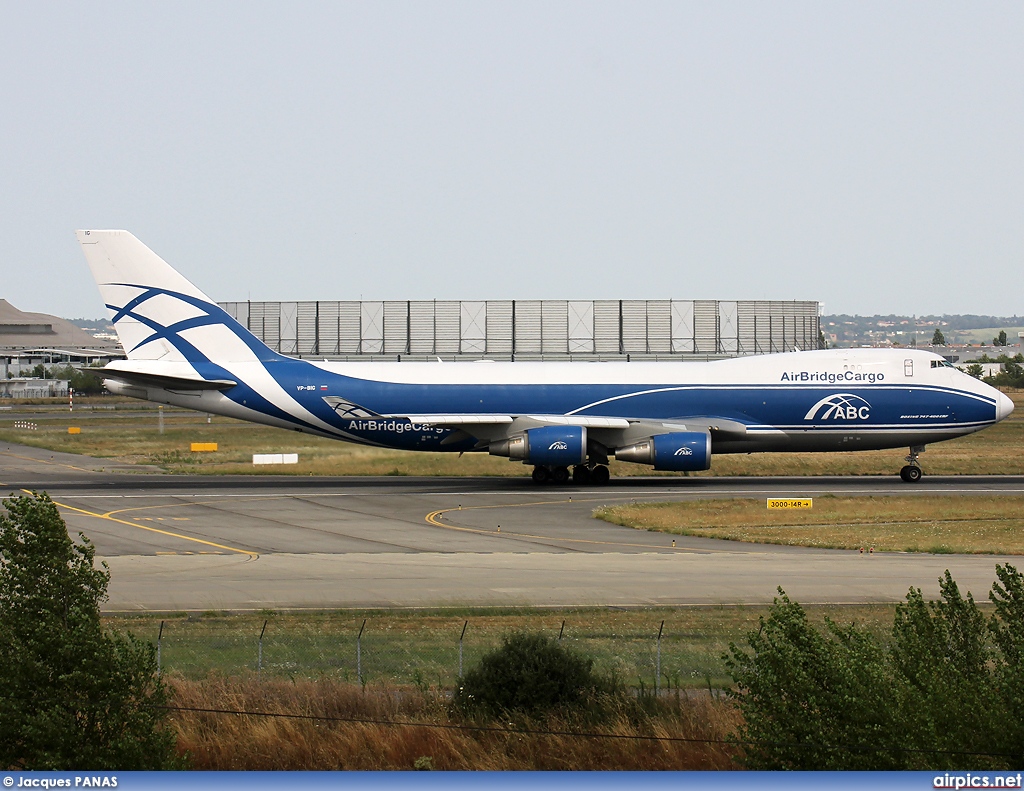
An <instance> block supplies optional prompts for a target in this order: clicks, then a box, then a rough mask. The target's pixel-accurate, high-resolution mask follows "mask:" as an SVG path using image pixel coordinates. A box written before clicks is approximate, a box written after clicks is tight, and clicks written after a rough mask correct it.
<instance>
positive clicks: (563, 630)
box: [558, 621, 565, 642]
mask: <svg viewBox="0 0 1024 791" xmlns="http://www.w3.org/2000/svg"><path fill="white" fill-rule="evenodd" d="M563 632H565V621H562V628H561V629H559V630H558V642H562V633H563Z"/></svg>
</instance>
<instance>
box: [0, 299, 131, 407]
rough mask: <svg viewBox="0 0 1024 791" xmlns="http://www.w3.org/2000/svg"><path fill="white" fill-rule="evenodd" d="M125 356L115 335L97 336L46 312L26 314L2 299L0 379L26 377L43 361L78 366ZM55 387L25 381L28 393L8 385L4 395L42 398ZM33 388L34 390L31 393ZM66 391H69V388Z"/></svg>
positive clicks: (44, 363) (48, 363)
mask: <svg viewBox="0 0 1024 791" xmlns="http://www.w3.org/2000/svg"><path fill="white" fill-rule="evenodd" d="M119 357H124V353H123V352H122V351H121V344H120V343H118V341H117V340H116V339H115V338H96V337H94V336H93V335H90V334H89V333H88V332H86V331H85V330H82V329H80V328H79V327H76V326H75V325H74V324H72V323H71V322H70V321H67V320H66V319H61V318H58V317H57V316H50V315H48V314H46V313H26V312H25V311H22V310H18V309H17V308H16V307H14V306H13V305H12V304H11V303H10V302H8V301H7V300H6V299H0V380H8V381H10V380H14V379H19V378H22V377H24V375H25V374H28V373H30V372H31V371H32V369H33V368H35V367H36V366H37V365H39V364H42V365H44V366H46V367H49V366H51V365H62V364H66V363H71V364H72V365H75V366H76V367H80V366H83V365H90V364H94V363H99V364H103V363H106V362H109V361H110V360H112V359H116V358H119ZM40 388H43V389H45V390H46V393H45V394H51V395H52V394H53V393H50V392H49V390H50V389H52V388H51V387H50V386H49V385H46V386H45V387H44V386H43V385H41V384H38V380H36V381H35V382H32V381H31V380H30V381H29V382H28V383H27V384H25V386H24V388H21V389H24V390H26V393H28V394H27V395H22V394H21V393H20V390H19V388H17V387H14V389H13V390H12V385H10V384H8V385H7V386H6V389H5V390H3V391H2V393H0V394H5V395H14V394H15V393H17V396H16V397H25V398H29V397H38V396H39V395H41V394H42V393H41V392H40V393H36V392H34V390H39V389H40ZM29 391H32V392H29ZM65 393H66V390H65Z"/></svg>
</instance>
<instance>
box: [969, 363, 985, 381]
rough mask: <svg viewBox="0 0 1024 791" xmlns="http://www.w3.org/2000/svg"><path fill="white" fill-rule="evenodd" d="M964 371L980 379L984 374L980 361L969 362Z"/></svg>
mask: <svg viewBox="0 0 1024 791" xmlns="http://www.w3.org/2000/svg"><path fill="white" fill-rule="evenodd" d="M964 373H965V374H967V375H968V376H973V377H974V378H975V379H981V377H983V376H984V375H985V368H984V366H982V364H981V363H971V364H970V365H968V366H967V367H966V368H965V369H964Z"/></svg>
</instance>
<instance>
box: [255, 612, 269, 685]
mask: <svg viewBox="0 0 1024 791" xmlns="http://www.w3.org/2000/svg"><path fill="white" fill-rule="evenodd" d="M268 623H269V621H264V622H263V628H262V629H260V639H259V643H258V646H259V647H258V649H257V653H256V675H257V676H262V675H263V633H264V632H265V631H267V624H268Z"/></svg>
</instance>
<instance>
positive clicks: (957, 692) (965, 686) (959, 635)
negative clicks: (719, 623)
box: [725, 565, 1024, 770]
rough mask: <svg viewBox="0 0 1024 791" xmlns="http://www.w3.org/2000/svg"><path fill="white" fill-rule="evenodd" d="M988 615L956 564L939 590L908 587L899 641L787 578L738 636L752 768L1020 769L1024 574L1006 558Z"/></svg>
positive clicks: (739, 698) (739, 681)
mask: <svg viewBox="0 0 1024 791" xmlns="http://www.w3.org/2000/svg"><path fill="white" fill-rule="evenodd" d="M996 575H997V577H998V581H997V582H996V583H995V584H994V585H993V587H992V593H991V594H990V596H989V598H990V599H992V601H993V603H994V604H995V611H994V613H993V615H992V616H991V617H990V618H986V617H985V615H984V614H983V613H982V612H981V610H980V609H979V608H978V606H977V605H976V604H975V602H974V599H973V598H972V597H971V595H970V594H969V593H968V595H967V596H966V597H964V596H962V595H961V593H960V590H959V588H958V587H957V584H956V582H954V580H953V578H952V576H951V575H950V573H949V572H948V571H947V572H946V573H945V575H944V576H943V577H942V578H941V579H940V580H939V593H940V597H939V599H938V600H937V601H932V602H926V601H925V600H924V597H923V596H922V594H921V591H920V589H913V588H911V589H910V592H909V593H908V594H907V598H906V602H905V603H904V604H901V605H899V606H898V607H897V608H896V616H895V620H894V624H893V629H892V636H891V639H890V640H889V641H883V640H880V639H879V638H878V637H876V636H874V635H872V634H870V633H868V632H865V631H863V630H860V629H858V628H857V627H855V626H852V625H851V626H846V627H841V626H838V625H837V624H835V623H834V622H832V621H830V620H827V619H826V623H825V629H824V630H819V629H817V628H815V627H814V626H813V625H811V624H810V623H809V622H808V621H807V617H806V614H805V613H804V611H803V609H802V608H801V607H800V605H799V604H796V603H795V602H792V601H790V600H789V598H788V597H787V596H786V595H785V593H784V592H783V591H782V590H781V589H780V590H779V593H780V598H777V599H775V602H774V604H773V606H772V609H771V611H770V613H769V615H768V617H767V618H761V620H760V628H759V630H758V631H757V632H753V633H751V634H750V635H748V638H747V642H748V646H749V649H750V650H749V651H748V650H745V649H742V648H738V647H737V646H736V645H730V647H729V648H730V654H729V655H728V656H726V657H725V659H726V665H727V667H728V669H729V673H730V674H731V676H732V678H733V680H734V682H735V683H736V688H735V690H733V692H732V693H731V694H732V696H733V699H734V700H735V702H736V704H737V706H738V708H739V709H740V711H741V712H742V714H743V717H744V723H743V725H742V726H741V727H740V728H739V730H738V731H737V733H736V734H735V737H734V738H735V740H736V741H737V742H739V743H741V746H742V747H743V750H744V758H743V761H744V763H745V764H746V765H747V766H748V767H750V768H753V769H936V770H937V769H975V768H977V769H981V768H986V769H1012V768H1015V767H1017V766H1019V764H1020V761H1021V759H1022V758H1024V724H1022V722H1021V718H1020V711H1021V710H1022V706H1024V663H1022V661H1021V660H1022V658H1024V577H1022V575H1021V574H1020V572H1018V571H1017V569H1015V568H1014V567H1013V566H1009V565H1007V566H996Z"/></svg>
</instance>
